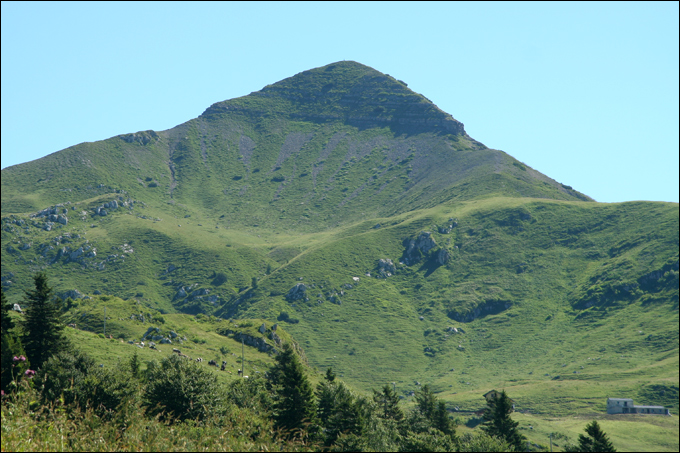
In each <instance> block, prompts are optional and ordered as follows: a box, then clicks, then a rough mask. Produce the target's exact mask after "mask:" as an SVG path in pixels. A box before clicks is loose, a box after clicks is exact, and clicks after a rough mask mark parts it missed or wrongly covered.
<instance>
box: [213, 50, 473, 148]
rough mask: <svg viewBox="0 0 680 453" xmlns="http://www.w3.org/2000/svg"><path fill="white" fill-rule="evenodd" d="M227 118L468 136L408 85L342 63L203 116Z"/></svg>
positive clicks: (353, 63)
mask: <svg viewBox="0 0 680 453" xmlns="http://www.w3.org/2000/svg"><path fill="white" fill-rule="evenodd" d="M225 113H239V114H246V115H249V116H257V117H262V116H270V115H284V116H288V117H291V118H295V119H302V120H305V121H314V122H320V123H325V122H332V121H342V122H344V123H346V124H349V125H352V126H355V127H358V128H360V129H367V128H371V127H389V128H390V129H392V130H393V132H395V133H396V134H417V133H422V132H434V133H443V134H453V135H466V133H465V129H464V127H463V123H461V122H459V121H457V120H455V119H454V118H453V117H452V116H451V115H449V114H448V113H446V112H443V111H442V110H440V109H439V108H438V107H437V106H436V105H434V104H433V103H432V102H431V101H430V100H428V99H427V98H425V97H424V96H422V95H421V94H418V93H416V92H414V91H412V90H411V89H409V88H408V86H407V84H406V83H405V82H402V81H401V80H397V79H395V78H394V77H391V76H389V75H387V74H383V73H382V72H380V71H377V70H375V69H373V68H371V67H368V66H365V65H363V64H361V63H357V62H356V61H338V62H335V63H331V64H328V65H326V66H322V67H319V68H314V69H310V70H307V71H303V72H300V73H298V74H296V75H294V76H292V77H288V78H286V79H283V80H281V81H279V82H276V83H274V84H271V85H267V86H266V87H264V88H263V89H262V90H260V91H256V92H254V93H251V94H250V95H248V96H243V97H240V98H236V99H230V100H227V101H223V102H218V103H216V104H213V105H212V106H210V108H208V109H207V110H206V111H205V112H204V113H203V114H202V115H201V116H202V117H205V118H211V117H217V116H220V115H222V114H225Z"/></svg>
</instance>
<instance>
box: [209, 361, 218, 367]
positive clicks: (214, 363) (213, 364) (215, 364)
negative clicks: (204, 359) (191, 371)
mask: <svg viewBox="0 0 680 453" xmlns="http://www.w3.org/2000/svg"><path fill="white" fill-rule="evenodd" d="M208 365H212V366H214V367H217V362H215V361H214V360H211V361H210V362H208Z"/></svg>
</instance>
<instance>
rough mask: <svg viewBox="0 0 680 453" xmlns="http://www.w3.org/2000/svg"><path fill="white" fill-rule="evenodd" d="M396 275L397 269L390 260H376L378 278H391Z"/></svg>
mask: <svg viewBox="0 0 680 453" xmlns="http://www.w3.org/2000/svg"><path fill="white" fill-rule="evenodd" d="M396 273H397V267H396V266H395V265H394V263H393V262H392V260H391V259H389V258H385V259H382V258H381V259H379V260H378V276H379V277H391V276H392V275H394V274H396Z"/></svg>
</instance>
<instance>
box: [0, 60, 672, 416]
mask: <svg viewBox="0 0 680 453" xmlns="http://www.w3.org/2000/svg"><path fill="white" fill-rule="evenodd" d="M556 139H561V140H563V139H564V137H560V138H557V137H556ZM571 139H573V140H574V146H578V138H577V137H576V136H573V137H572V138H571ZM549 148H550V144H546V150H547V151H546V152H549ZM584 165H585V163H584ZM2 250H3V251H2V287H3V291H4V293H5V294H6V295H7V296H8V299H9V300H10V302H12V303H18V304H23V296H24V291H25V290H28V289H30V288H31V285H32V279H31V277H32V275H33V274H34V273H35V272H37V271H41V270H44V271H46V272H47V273H48V276H49V278H50V281H51V282H52V283H53V284H54V285H55V292H56V294H61V295H67V294H69V295H70V296H68V297H70V298H71V299H70V300H74V298H75V301H74V302H73V306H72V308H71V310H78V304H94V305H97V304H100V305H101V304H103V303H104V301H105V300H108V299H106V298H109V297H112V296H116V297H118V298H121V299H123V300H124V301H125V303H126V304H128V305H129V307H128V306H127V305H126V307H127V308H126V309H129V313H127V312H125V313H121V314H120V316H119V318H120V319H121V320H123V321H120V323H124V322H132V321H130V319H133V320H134V322H142V323H148V322H151V323H152V324H153V327H162V326H160V324H159V323H156V321H150V320H155V319H160V316H161V315H162V314H173V313H185V314H190V315H202V316H206V317H207V316H213V317H221V318H228V319H234V320H236V319H240V318H254V319H259V320H261V321H258V323H257V326H261V325H262V324H263V323H264V324H265V326H270V325H272V324H274V323H276V322H277V321H278V322H279V323H280V324H281V325H285V327H286V330H287V332H290V333H291V334H292V335H293V336H294V337H295V339H296V340H297V341H298V342H299V343H300V345H301V347H302V348H303V349H304V351H305V354H306V357H307V360H308V361H309V363H310V365H313V366H316V367H317V368H318V369H319V370H321V371H324V370H325V369H326V368H328V367H332V368H333V370H334V372H336V373H338V375H339V376H340V377H342V379H344V380H345V381H347V382H349V383H351V384H352V385H354V386H356V388H358V389H363V390H369V389H370V388H377V387H380V386H382V385H383V384H385V383H392V382H394V383H395V387H396V389H397V390H398V392H399V394H400V395H401V396H403V397H404V398H409V395H411V394H412V393H411V392H413V391H415V390H417V389H418V388H419V386H418V384H416V382H418V383H428V384H430V385H431V387H432V388H433V389H434V390H435V391H436V392H438V394H439V395H440V397H441V398H442V399H443V400H444V401H447V403H451V404H454V403H455V406H456V407H463V408H468V409H470V410H477V409H478V407H476V406H475V403H474V402H475V401H477V400H479V398H480V395H482V394H484V393H485V392H487V391H489V390H490V389H493V388H496V389H501V388H505V389H507V390H508V393H509V394H511V395H513V398H514V399H515V401H516V404H517V407H518V410H523V411H529V412H531V413H546V414H557V413H560V414H565V413H570V414H581V413H601V412H604V411H605V409H606V408H605V401H606V397H609V396H610V397H624V395H625V397H626V398H628V397H630V398H633V397H634V398H635V401H636V402H637V401H640V404H652V405H655V404H656V405H658V404H666V405H667V406H668V407H670V408H672V410H673V411H675V413H677V386H678V204H677V203H661V202H629V203H616V204H604V203H597V202H595V201H594V200H592V199H591V198H590V197H588V196H587V195H585V194H582V193H580V192H579V191H578V190H576V189H575V188H572V187H570V186H568V185H565V184H562V183H560V182H557V181H555V180H553V179H551V178H550V177H548V176H546V175H543V174H542V173H540V172H539V171H538V170H536V169H533V168H531V167H530V166H528V165H526V164H525V163H522V162H519V161H518V160H516V159H515V158H513V157H512V156H509V155H508V154H506V153H504V152H503V151H500V150H494V149H490V148H487V147H486V146H484V145H483V144H482V143H480V142H479V141H477V140H475V139H473V138H472V137H470V136H469V135H468V134H467V133H466V132H465V128H464V126H463V123H462V122H460V121H458V120H457V119H455V118H454V117H453V116H451V115H450V114H448V113H446V112H443V111H442V110H440V109H439V108H438V107H437V106H436V105H435V104H434V103H433V102H431V101H430V100H428V99H426V98H425V97H423V96H422V95H420V94H418V93H415V92H413V91H412V90H410V89H409V88H408V86H407V84H406V83H405V82H403V81H401V80H398V79H395V78H394V77H392V76H389V75H386V74H382V73H380V72H379V71H376V70H375V69H372V68H369V67H367V66H364V65H362V64H359V63H356V62H353V61H341V62H336V63H333V64H329V65H327V66H323V67H320V68H316V69H311V70H309V71H304V72H302V73H300V74H297V75H294V76H292V77H290V78H287V79H285V80H282V81H280V82H276V83H273V84H272V85H268V86H266V87H264V88H263V89H262V90H260V91H257V92H254V93H251V94H249V95H246V96H243V97H239V98H236V99H230V100H226V101H222V102H217V103H215V104H213V105H212V106H210V107H208V108H207V109H206V110H205V112H203V114H201V115H200V116H199V117H198V118H195V119H192V120H189V121H187V122H186V123H183V124H180V125H178V126H176V127H174V128H172V129H169V130H166V131H141V132H135V133H127V134H123V135H119V136H116V137H111V138H109V139H106V140H102V141H98V142H92V143H81V144H78V145H75V146H72V147H70V148H67V149H64V150H61V151H59V152H56V153H53V154H50V155H49V156H46V157H44V158H42V159H39V160H36V161H33V162H28V163H25V164H21V165H16V166H13V167H9V168H6V169H4V170H2ZM87 306H88V307H89V306H90V305H87ZM76 312H77V311H74V313H76ZM77 313H80V312H77ZM83 313H85V312H83ZM140 314H144V316H145V317H144V318H143V321H138V320H139V319H142V318H139V315H140ZM133 315H134V316H135V317H134V318H131V316H133ZM88 316H89V315H87V314H86V316H84V317H83V319H84V320H86V319H90V318H88ZM84 322H86V321H82V322H81V321H80V318H79V320H78V321H77V323H76V321H75V320H74V322H73V324H74V325H76V324H77V325H79V326H80V325H81V324H82V323H84ZM109 322H110V324H108V323H107V328H110V329H113V328H114V326H115V325H116V322H117V321H116V320H115V319H113V320H111V321H109ZM154 323H155V324H154ZM156 324H158V325H156ZM121 325H123V324H121ZM93 326H94V324H93ZM97 326H98V324H97ZM257 326H256V327H255V329H256V328H257ZM97 328H98V327H97ZM93 329H95V327H93ZM163 329H165V330H167V328H162V329H161V331H163V332H164V331H165V330H163ZM265 331H267V332H269V331H268V330H267V329H266V327H265ZM155 332H158V331H155ZM178 334H181V335H184V333H183V332H181V331H178ZM158 335H160V334H158ZM252 335H256V332H255V333H252ZM163 338H165V337H163ZM168 338H170V337H168ZM253 338H254V337H253ZM170 340H172V339H170ZM159 341H160V340H159ZM254 344H255V343H253V345H254ZM255 346H257V347H258V348H260V349H262V348H263V346H262V344H258V345H255ZM255 346H253V347H255ZM558 388H559V390H557V389H558ZM556 393H559V395H560V398H553V397H554V396H555V394H556ZM632 395H635V396H632ZM673 395H675V396H673ZM548 396H550V397H548ZM452 407H453V406H452Z"/></svg>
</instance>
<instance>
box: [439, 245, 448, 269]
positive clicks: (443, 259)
mask: <svg viewBox="0 0 680 453" xmlns="http://www.w3.org/2000/svg"><path fill="white" fill-rule="evenodd" d="M450 258H451V256H450V255H449V251H448V250H446V249H439V252H437V264H439V265H440V266H443V265H444V264H446V263H447V262H448V261H449V259H450Z"/></svg>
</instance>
